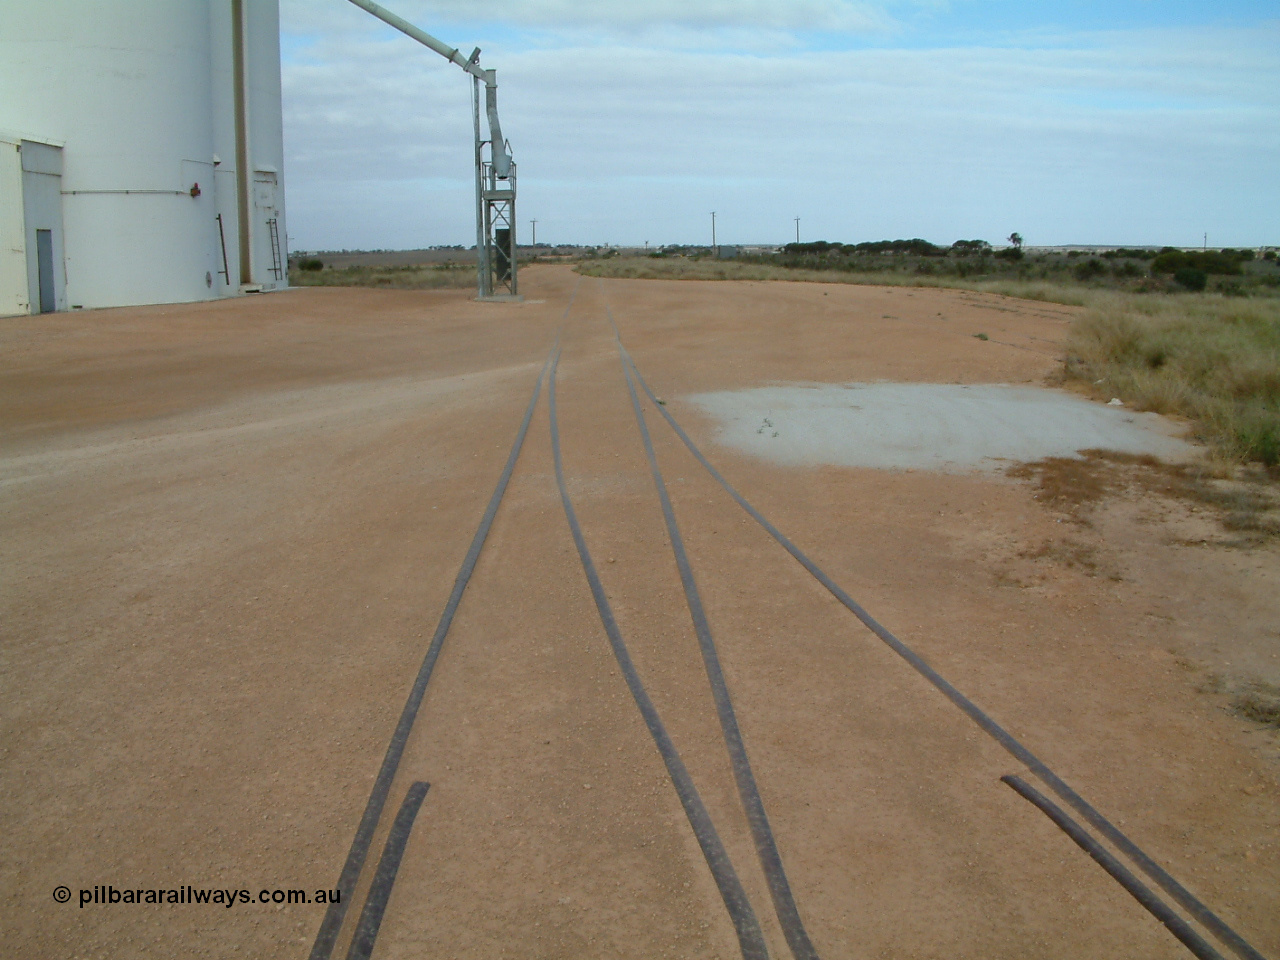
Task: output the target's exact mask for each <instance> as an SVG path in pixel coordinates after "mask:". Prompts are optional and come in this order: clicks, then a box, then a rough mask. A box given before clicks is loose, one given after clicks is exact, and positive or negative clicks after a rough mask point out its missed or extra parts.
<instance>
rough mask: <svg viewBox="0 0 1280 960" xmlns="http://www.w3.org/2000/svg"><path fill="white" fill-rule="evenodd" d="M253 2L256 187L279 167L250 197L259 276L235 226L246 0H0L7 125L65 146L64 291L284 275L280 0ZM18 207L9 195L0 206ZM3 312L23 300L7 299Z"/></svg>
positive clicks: (3, 129)
mask: <svg viewBox="0 0 1280 960" xmlns="http://www.w3.org/2000/svg"><path fill="white" fill-rule="evenodd" d="M240 2H242V3H243V19H244V21H245V25H246V29H245V34H244V39H245V43H244V47H245V61H244V64H245V74H246V83H245V86H246V89H247V94H248V95H247V98H246V111H247V120H248V123H247V133H248V145H249V152H248V159H249V166H250V167H251V170H250V174H249V177H248V182H249V184H250V189H251V191H252V189H253V187H252V184H253V183H254V179H255V176H257V177H258V179H259V181H261V182H263V183H264V184H265V185H268V186H269V179H270V178H269V177H268V172H272V173H274V179H275V180H276V185H275V196H274V198H268V199H267V201H265V202H262V203H258V204H254V203H253V202H252V200H251V201H250V203H249V204H248V209H249V216H250V218H251V220H254V221H255V222H252V223H251V224H250V230H249V233H250V235H251V244H250V246H251V251H252V256H251V259H250V263H249V264H248V266H249V273H250V274H251V275H250V276H248V277H242V276H241V270H240V260H239V244H238V240H237V238H238V236H239V221H238V211H239V209H240V205H239V203H238V202H237V192H236V191H237V179H238V178H237V170H236V157H237V143H236V123H235V96H234V73H233V45H232V43H233V42H232V36H233V31H232V18H233V9H234V8H235V7H236V6H237V0H59V2H56V3H25V2H23V3H18V2H14V3H0V140H6V141H13V142H19V141H21V140H24V139H25V140H28V141H32V142H35V143H40V144H51V145H53V146H55V147H57V146H60V147H61V148H62V151H61V153H62V177H61V195H62V229H63V251H64V256H63V263H62V264H60V265H59V266H61V268H62V270H63V274H62V276H61V277H60V278H59V279H60V282H61V283H63V284H64V288H65V289H64V290H62V291H61V292H62V294H63V296H60V297H59V305H60V306H62V305H63V303H65V305H66V306H69V307H73V308H74V307H78V306H83V307H100V306H116V305H124V304H143V303H171V302H187V301H193V300H205V299H211V298H214V297H219V296H226V295H229V294H235V293H238V292H239V291H240V289H241V284H242V282H245V281H249V282H252V283H253V284H255V285H260V286H261V287H262V288H263V289H274V288H277V287H281V286H284V285H285V281H284V278H283V272H281V275H280V276H277V274H276V272H275V271H274V270H273V259H274V258H273V255H272V249H271V244H270V243H269V242H268V229H267V226H266V223H265V221H266V218H267V217H268V216H274V217H275V219H276V220H277V222H278V237H279V242H280V257H281V259H282V260H283V257H284V255H285V250H284V244H285V237H286V234H285V224H284V212H283V209H284V184H283V166H284V164H283V159H284V157H283V153H284V150H283V142H282V133H281V116H280V49H279V9H278V3H277V0H240ZM0 147H3V144H2V143H0ZM10 149H11V148H10ZM215 159H220V160H221V163H219V164H218V165H217V166H216V167H215ZM215 170H216V171H217V172H216V173H215ZM255 171H263V173H260V174H256V173H255ZM3 174H4V171H3V170H0V175H3ZM196 185H198V195H197V196H192V195H191V194H192V188H193V186H196ZM7 209H8V206H7V205H6V204H0V216H7V215H8V214H5V213H4V211H5V210H7ZM219 213H221V214H222V219H223V231H222V233H223V236H224V237H225V241H226V262H227V274H228V276H227V277H226V278H224V277H223V276H222V275H221V274H222V271H223V255H222V244H221V242H220V237H219V229H218V223H217V220H216V217H217V215H218V214H219ZM259 219H260V220H262V221H263V222H262V223H258V222H256V220H259ZM5 227H6V225H5V224H0V231H3V230H4V229H5ZM2 279H3V277H0V280H2ZM0 297H7V293H6V291H5V290H3V289H0ZM0 312H6V313H8V312H13V310H12V309H11V304H10V303H9V302H8V299H5V300H3V301H2V302H0Z"/></svg>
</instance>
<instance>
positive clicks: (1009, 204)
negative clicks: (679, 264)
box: [284, 0, 1280, 247]
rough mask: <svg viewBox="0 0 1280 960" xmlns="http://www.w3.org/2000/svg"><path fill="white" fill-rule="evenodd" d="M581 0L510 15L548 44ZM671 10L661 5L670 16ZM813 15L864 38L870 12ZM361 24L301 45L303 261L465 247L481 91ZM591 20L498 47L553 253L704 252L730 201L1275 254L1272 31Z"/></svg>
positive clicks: (816, 220)
mask: <svg viewBox="0 0 1280 960" xmlns="http://www.w3.org/2000/svg"><path fill="white" fill-rule="evenodd" d="M308 3H309V0H291V2H287V3H286V5H285V7H286V9H288V8H289V7H290V6H294V7H305V6H307V5H308ZM472 6H475V5H473V4H465V3H461V2H448V0H435V2H432V3H430V4H428V3H425V2H421V3H418V4H416V8H417V9H419V10H424V11H425V10H427V8H428V7H430V8H431V9H432V10H433V11H434V12H435V13H436V14H440V12H441V11H444V10H453V9H458V10H463V9H464V8H469V7H472ZM583 6H584V8H585V6H586V5H583ZM603 6H604V7H606V8H609V7H611V5H610V4H604V5H603ZM763 6H764V5H763V4H762V5H760V8H761V9H763ZM770 6H772V5H770ZM778 6H780V7H782V8H786V10H785V11H784V13H782V14H776V17H775V20H774V21H772V22H770V23H769V25H768V27H769V29H768V30H767V31H764V32H763V33H757V34H754V36H756V37H757V39H758V38H760V37H763V36H767V35H769V34H770V31H778V30H781V31H784V32H785V31H786V30H787V29H791V28H792V27H790V26H788V22H784V20H785V17H789V16H793V15H794V10H795V9H798V8H799V5H797V6H796V7H790V6H789V5H787V4H780V5H778ZM561 7H562V5H561V4H560V3H559V2H558V0H523V2H519V3H514V2H513V3H510V4H506V5H495V6H494V7H492V8H490V9H499V10H503V9H507V10H510V11H512V16H513V17H516V16H519V17H523V18H524V20H523V21H521V22H525V23H528V24H535V23H545V24H546V25H548V27H549V28H550V27H553V26H554V25H555V23H556V21H555V19H554V16H553V15H554V12H555V10H557V9H560V8H561ZM574 7H575V9H578V5H576V4H575V5H574ZM675 7H676V5H675V4H666V3H653V4H648V5H644V6H643V8H642V10H641V13H645V12H646V11H647V15H648V16H650V17H651V19H652V21H653V22H656V21H657V20H659V19H661V17H660V16H659V14H662V16H666V17H668V18H670V19H671V20H672V21H674V18H675V16H676V14H675V13H673V12H672V11H673V10H675ZM729 7H734V8H735V9H739V8H741V9H755V5H754V4H753V3H746V4H741V5H739V4H728V3H725V4H702V5H700V8H699V10H700V12H699V14H698V16H700V17H702V18H703V19H702V20H701V21H699V22H700V23H705V24H707V25H708V29H711V28H716V29H719V28H728V27H730V26H731V24H730V22H729V21H730V19H731V17H732V16H733V14H731V13H730V12H728V8H729ZM413 8H415V4H412V3H407V2H406V3H402V4H400V5H399V6H397V12H401V13H402V14H406V15H407V14H408V12H409V11H411V10H412V9H413ZM811 9H812V15H813V16H819V15H821V16H828V17H836V18H838V17H842V16H844V17H847V18H848V19H847V21H844V22H847V23H850V24H853V23H854V22H855V19H856V17H855V14H857V15H858V16H861V13H860V11H862V10H863V8H862V7H861V6H855V5H853V4H847V3H840V2H835V0H831V2H826V0H815V3H814V4H812V5H811ZM867 9H871V8H867ZM875 9H876V10H879V11H881V12H883V11H884V10H885V9H887V8H886V7H884V6H883V5H881V6H880V7H877V8H875ZM664 11H665V13H664ZM330 12H332V11H330ZM350 12H351V13H353V14H355V15H356V17H355V19H353V20H351V21H347V20H346V14H347V11H344V12H343V14H342V16H341V17H339V18H338V19H341V20H343V21H344V24H345V26H339V27H329V26H324V25H323V24H322V25H321V26H322V27H323V29H321V27H316V29H315V30H314V31H313V32H312V34H311V37H312V38H313V39H312V41H310V42H309V45H307V46H305V47H304V48H297V47H294V48H292V49H291V48H289V47H288V46H287V47H286V50H287V51H289V53H288V55H287V56H286V64H285V70H284V80H285V101H286V150H287V153H288V161H289V168H288V184H289V201H290V222H291V228H292V230H291V232H293V233H294V234H296V235H297V237H298V242H299V243H300V244H301V245H303V246H306V247H319V246H379V247H384V246H412V245H418V244H426V243H451V242H470V241H469V238H470V236H471V234H472V231H473V228H472V226H471V206H470V204H471V202H472V201H471V199H470V191H471V117H470V106H469V90H468V81H467V78H466V77H465V75H464V74H462V73H461V71H458V70H457V69H456V68H455V67H453V66H451V65H449V64H448V63H446V62H445V61H444V60H442V59H440V58H439V57H437V56H436V55H434V54H431V53H430V52H428V51H426V50H423V49H422V48H420V47H417V46H416V45H414V44H412V43H411V42H409V41H407V40H403V41H402V40H399V39H397V38H395V37H394V36H393V35H390V34H389V33H387V32H383V33H378V32H376V31H373V30H365V29H363V27H364V26H366V24H364V22H363V21H362V20H359V18H363V20H367V21H371V20H372V18H369V17H368V16H367V15H366V14H364V13H363V12H361V11H359V10H356V9H355V8H354V7H351V8H350ZM641 13H637V14H636V16H640V15H641ZM601 16H603V14H601ZM762 16H763V15H762ZM716 17H719V20H716V19H715V18H716ZM538 18H544V19H543V20H538ZM779 18H781V19H779ZM411 19H413V17H411ZM317 22H319V21H313V26H315V24H316V23H317ZM357 22H359V26H357V25H356V24H357ZM417 22H423V23H426V22H428V21H427V18H425V17H423V18H422V19H420V20H418V21H417ZM578 25H580V20H577V21H574V29H573V30H570V31H568V32H563V31H556V30H551V29H548V30H547V31H544V32H542V33H540V34H539V36H538V39H537V42H536V43H530V42H528V41H527V38H526V37H523V36H520V35H515V36H513V35H511V34H509V33H505V32H502V31H499V32H497V33H495V34H494V35H493V36H492V37H490V38H489V40H488V41H487V42H486V43H485V44H482V46H484V50H485V53H484V62H485V63H486V64H487V65H490V66H494V67H497V68H498V73H499V82H500V100H501V110H502V116H503V128H504V133H505V134H506V135H507V137H508V138H509V139H510V140H511V141H512V143H513V146H514V148H515V153H516V159H517V161H518V162H519V164H520V174H521V181H520V189H521V220H522V221H526V220H527V218H530V217H537V218H538V220H539V237H540V238H545V239H552V240H561V241H565V242H602V241H606V240H610V241H613V242H639V241H642V240H645V239H648V240H651V241H653V242H675V241H696V240H699V239H702V234H703V233H704V232H706V229H705V227H704V225H703V220H704V219H709V218H708V217H707V216H706V213H705V211H710V210H711V209H717V210H718V212H719V213H720V224H721V227H722V230H721V234H720V235H721V238H722V240H724V241H726V242H751V241H768V240H780V239H785V238H786V236H787V231H788V230H789V229H790V228H791V218H792V217H793V216H795V215H797V214H799V215H801V216H803V217H804V218H805V220H804V224H803V226H804V229H805V233H806V234H807V235H808V236H811V237H813V236H827V237H830V238H832V239H837V238H838V239H847V240H857V239H879V238H882V237H885V236H890V235H892V236H898V235H921V236H926V237H928V238H930V239H935V240H939V241H950V240H954V239H956V238H957V237H959V236H970V235H978V236H980V235H987V236H989V237H991V238H996V237H999V236H1005V235H1007V234H1008V233H1009V232H1010V231H1011V230H1014V229H1017V230H1019V231H1021V232H1022V233H1023V234H1024V235H1025V236H1027V237H1028V241H1029V242H1087V241H1097V242H1108V241H1116V242H1143V241H1150V242H1188V243H1189V242H1191V241H1192V239H1193V238H1194V237H1198V236H1199V235H1200V233H1201V231H1202V230H1206V229H1207V230H1209V232H1210V233H1211V235H1215V236H1219V237H1221V241H1220V242H1222V243H1233V244H1244V243H1259V242H1267V241H1269V242H1275V237H1274V236H1273V235H1272V232H1273V231H1274V230H1275V227H1274V224H1275V223H1276V222H1280V216H1278V215H1280V189H1278V188H1277V186H1276V183H1275V180H1276V178H1275V175H1274V170H1276V169H1280V93H1277V90H1278V89H1280V85H1277V82H1276V81H1277V80H1278V79H1280V54H1278V53H1277V51H1278V50H1280V43H1277V42H1276V41H1277V40H1280V31H1277V29H1276V28H1275V27H1270V28H1267V29H1266V30H1262V31H1254V32H1250V33H1246V32H1244V31H1225V30H1219V31H1204V30H1200V31H1195V32H1192V31H1163V32H1156V31H1150V32H1131V33H1108V34H1090V35H1080V36H1059V37H1056V38H1053V42H1051V43H1050V42H1042V43H1039V44H1037V45H1036V46H1035V47H1026V48H1023V47H1019V46H1017V45H1012V44H1007V43H1006V44H1005V45H1002V46H1000V47H986V48H979V47H970V48H955V49H892V48H879V49H862V50H838V51H815V50H803V51H801V50H796V49H794V48H789V47H786V46H783V45H764V46H762V48H761V49H759V50H754V49H753V50H751V51H750V52H744V51H743V49H738V50H727V49H724V48H723V47H715V46H712V47H708V48H704V49H687V48H677V49H673V48H672V47H671V46H670V45H668V44H665V43H659V42H655V41H654V39H653V35H651V34H644V33H643V32H637V33H636V34H634V35H633V36H630V37H627V38H625V39H614V40H611V41H609V42H599V43H587V42H585V41H584V37H583V36H582V34H581V33H579V32H576V28H577V26H578ZM677 26H679V27H680V28H681V29H684V28H690V29H692V28H693V27H694V26H695V24H694V23H693V22H692V21H691V20H688V19H686V21H684V22H683V23H678V24H677ZM849 29H855V28H854V27H850V28H849ZM443 39H448V40H449V42H453V43H457V42H459V41H460V40H463V39H465V38H463V37H461V36H451V37H447V38H443ZM482 39H483V38H482ZM468 46H469V44H468ZM744 46H745V45H744ZM704 208H705V211H704ZM523 226H527V224H526V223H522V227H523Z"/></svg>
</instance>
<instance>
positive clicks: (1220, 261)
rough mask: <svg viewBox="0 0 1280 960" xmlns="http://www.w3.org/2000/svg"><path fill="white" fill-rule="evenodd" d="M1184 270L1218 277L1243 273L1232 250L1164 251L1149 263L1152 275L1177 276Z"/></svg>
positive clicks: (1238, 260)
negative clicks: (1170, 274)
mask: <svg viewBox="0 0 1280 960" xmlns="http://www.w3.org/2000/svg"><path fill="white" fill-rule="evenodd" d="M1184 269H1192V270H1199V271H1201V272H1203V273H1213V274H1217V275H1219V276H1239V275H1240V274H1241V273H1242V272H1243V271H1242V270H1241V269H1240V258H1239V257H1238V256H1236V253H1235V251H1234V250H1233V251H1231V252H1230V253H1228V252H1227V251H1225V250H1223V251H1221V252H1219V251H1217V250H1204V251H1195V250H1192V251H1185V250H1169V249H1165V250H1163V251H1161V253H1160V255H1159V256H1157V257H1156V258H1155V259H1154V260H1152V261H1151V272H1152V273H1172V274H1177V272H1178V271H1179V270H1184ZM1175 279H1176V277H1175Z"/></svg>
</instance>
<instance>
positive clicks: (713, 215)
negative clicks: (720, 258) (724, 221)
mask: <svg viewBox="0 0 1280 960" xmlns="http://www.w3.org/2000/svg"><path fill="white" fill-rule="evenodd" d="M711 255H712V256H713V257H714V256H716V212H715V211H714V210H712V211H711Z"/></svg>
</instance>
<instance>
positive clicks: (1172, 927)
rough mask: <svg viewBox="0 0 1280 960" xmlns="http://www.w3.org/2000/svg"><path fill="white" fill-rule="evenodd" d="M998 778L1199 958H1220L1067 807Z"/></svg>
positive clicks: (1009, 779)
mask: <svg viewBox="0 0 1280 960" xmlns="http://www.w3.org/2000/svg"><path fill="white" fill-rule="evenodd" d="M1000 780H1001V782H1003V783H1006V784H1008V785H1009V786H1010V787H1011V788H1012V789H1013V790H1014V791H1015V792H1016V793H1017V794H1018V796H1020V797H1022V798H1023V799H1024V800H1026V801H1027V802H1029V803H1031V804H1032V805H1033V806H1035V807H1036V808H1038V809H1039V810H1040V812H1041V813H1043V814H1044V815H1045V816H1046V817H1048V818H1049V819H1050V820H1052V821H1053V822H1054V823H1055V824H1057V826H1058V829H1060V830H1061V831H1062V832H1063V833H1065V834H1066V835H1067V836H1068V837H1070V838H1071V839H1072V840H1073V841H1075V844H1076V846H1078V847H1079V848H1080V849H1081V850H1083V851H1084V852H1085V853H1087V854H1089V856H1091V857H1092V858H1093V859H1094V861H1095V862H1096V863H1097V864H1098V866H1100V867H1102V869H1103V870H1105V871H1107V873H1109V874H1111V877H1112V879H1114V880H1115V881H1116V883H1118V884H1120V886H1122V887H1124V888H1125V890H1127V891H1128V892H1129V894H1130V896H1132V897H1133V899H1135V900H1137V901H1138V902H1139V903H1140V904H1142V906H1143V907H1144V908H1146V910H1147V912H1148V913H1150V914H1151V915H1152V916H1153V917H1155V918H1156V919H1157V920H1159V921H1160V922H1161V923H1163V924H1164V925H1165V926H1166V927H1167V928H1168V930H1169V932H1170V933H1172V934H1173V935H1174V936H1175V937H1177V938H1178V939H1179V940H1181V941H1182V945H1183V946H1185V947H1186V948H1187V949H1188V950H1190V951H1191V952H1192V953H1194V954H1195V955H1196V956H1197V957H1199V958H1200V960H1222V954H1220V953H1218V951H1217V950H1215V949H1213V947H1211V946H1209V944H1208V943H1206V942H1205V939H1204V938H1203V937H1202V936H1200V934H1198V933H1196V932H1195V930H1193V929H1192V927H1191V925H1190V924H1189V923H1187V921H1185V920H1183V919H1182V917H1180V916H1178V915H1177V914H1176V913H1174V912H1173V911H1172V910H1171V909H1170V908H1169V905H1168V904H1166V903H1165V902H1164V901H1163V900H1161V899H1160V898H1159V897H1157V896H1156V895H1155V894H1154V893H1152V892H1151V890H1150V889H1149V888H1148V887H1146V886H1145V885H1144V884H1143V883H1142V881H1140V880H1139V879H1138V878H1137V877H1135V876H1134V875H1133V874H1132V873H1131V872H1130V871H1129V870H1128V869H1127V868H1126V867H1125V866H1124V864H1122V863H1121V862H1120V861H1119V860H1117V859H1116V858H1115V856H1114V855H1113V854H1112V853H1111V851H1109V850H1108V849H1107V848H1106V847H1104V846H1103V845H1102V844H1100V843H1099V842H1098V841H1097V840H1095V839H1094V838H1093V835H1092V834H1091V833H1089V832H1088V831H1087V830H1085V829H1084V827H1082V826H1080V824H1078V823H1076V822H1075V821H1074V820H1072V819H1071V817H1070V816H1068V815H1067V813H1066V811H1064V810H1063V809H1062V808H1061V807H1059V806H1058V805H1057V804H1056V803H1054V802H1053V801H1052V800H1050V799H1049V798H1048V797H1046V796H1045V795H1044V794H1042V793H1041V792H1040V791H1039V790H1037V789H1035V787H1033V786H1031V785H1030V784H1029V783H1027V782H1026V781H1025V780H1023V779H1022V778H1021V777H1015V776H1013V775H1012V774H1011V775H1009V776H1004V777H1001V778H1000Z"/></svg>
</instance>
